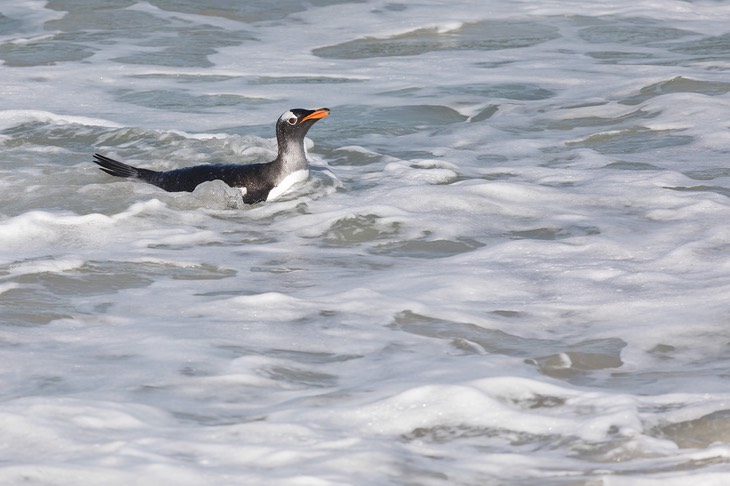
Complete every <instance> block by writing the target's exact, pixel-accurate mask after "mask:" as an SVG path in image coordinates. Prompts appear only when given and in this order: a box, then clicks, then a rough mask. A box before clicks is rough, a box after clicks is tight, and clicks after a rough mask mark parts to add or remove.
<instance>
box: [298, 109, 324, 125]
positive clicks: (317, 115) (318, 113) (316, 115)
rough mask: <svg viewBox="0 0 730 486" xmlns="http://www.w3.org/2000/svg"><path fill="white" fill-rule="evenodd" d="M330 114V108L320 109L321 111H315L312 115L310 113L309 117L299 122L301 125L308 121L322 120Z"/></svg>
mask: <svg viewBox="0 0 730 486" xmlns="http://www.w3.org/2000/svg"><path fill="white" fill-rule="evenodd" d="M329 114H330V109H329V108H320V109H319V110H315V111H313V112H312V113H310V114H309V115H307V116H305V117H304V118H302V119H301V120H300V121H299V123H301V122H304V121H307V120H319V119H320V118H324V117H326V116H327V115H329Z"/></svg>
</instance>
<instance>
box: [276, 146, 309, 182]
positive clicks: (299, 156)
mask: <svg viewBox="0 0 730 486" xmlns="http://www.w3.org/2000/svg"><path fill="white" fill-rule="evenodd" d="M276 159H277V162H278V163H279V165H280V166H281V178H284V177H286V176H288V175H289V174H292V173H294V172H296V171H298V170H308V168H309V163H308V162H307V151H306V149H305V148H304V140H303V139H301V140H279V155H278V156H277V158H276Z"/></svg>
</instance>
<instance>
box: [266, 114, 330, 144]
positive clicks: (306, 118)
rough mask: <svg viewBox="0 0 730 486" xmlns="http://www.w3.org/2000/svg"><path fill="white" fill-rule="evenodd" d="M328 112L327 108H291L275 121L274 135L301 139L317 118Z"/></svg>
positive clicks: (324, 115)
mask: <svg viewBox="0 0 730 486" xmlns="http://www.w3.org/2000/svg"><path fill="white" fill-rule="evenodd" d="M329 114H330V110H329V108H319V109H318V110H305V109H302V108H292V109H291V110H289V111H287V112H286V113H284V114H283V115H281V116H280V117H279V120H278V121H277V122H276V135H277V137H278V138H280V139H282V138H283V139H303V138H304V136H305V135H306V134H307V132H308V131H309V129H310V128H312V125H314V124H315V123H316V122H317V120H319V119H321V118H324V117H326V116H327V115H329Z"/></svg>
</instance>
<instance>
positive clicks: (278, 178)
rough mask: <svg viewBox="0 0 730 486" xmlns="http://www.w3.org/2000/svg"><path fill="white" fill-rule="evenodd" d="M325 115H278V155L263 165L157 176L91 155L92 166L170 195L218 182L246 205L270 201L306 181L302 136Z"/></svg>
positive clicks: (298, 112) (200, 168)
mask: <svg viewBox="0 0 730 486" xmlns="http://www.w3.org/2000/svg"><path fill="white" fill-rule="evenodd" d="M329 113H330V110H329V108H320V109H318V110H303V109H301V108H295V109H292V110H289V111H287V112H286V113H284V114H283V115H281V117H280V118H279V120H278V121H277V122H276V141H277V143H278V146H279V153H278V155H277V156H276V158H275V159H274V160H273V161H271V162H267V163H262V164H250V165H239V164H218V165H196V166H194V167H185V168H183V169H175V170H168V171H164V172H158V171H154V170H149V169H139V168H137V167H132V166H131V165H127V164H124V163H122V162H118V161H116V160H114V159H110V158H109V157H106V156H104V155H101V154H94V162H96V163H97V164H99V165H100V166H101V167H100V169H101V170H103V171H104V172H106V173H107V174H111V175H113V176H117V177H132V178H136V179H141V180H143V181H145V182H149V183H150V184H154V185H155V186H158V187H161V188H162V189H164V190H166V191H170V192H178V191H187V192H192V191H193V190H194V189H195V188H196V187H197V186H198V184H200V183H202V182H206V181H213V180H216V179H220V180H222V181H223V182H225V183H226V184H228V185H229V186H231V187H237V188H240V189H241V191H242V192H243V202H245V203H246V204H254V203H257V202H261V201H270V200H272V199H275V198H277V197H279V196H280V195H282V194H283V193H285V192H286V191H287V190H288V189H289V188H290V187H292V186H293V185H295V184H297V183H299V182H303V181H305V180H306V179H307V177H308V176H309V164H308V162H307V156H306V153H305V151H304V136H305V135H306V134H307V132H308V131H309V129H310V128H312V125H314V124H315V123H316V121H317V120H319V119H320V118H324V117H326V116H327V115H329Z"/></svg>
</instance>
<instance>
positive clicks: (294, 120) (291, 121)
mask: <svg viewBox="0 0 730 486" xmlns="http://www.w3.org/2000/svg"><path fill="white" fill-rule="evenodd" d="M298 121H299V119H298V118H297V117H295V116H292V117H289V119H288V120H287V121H286V122H287V123H288V124H289V125H296V124H297V122H298Z"/></svg>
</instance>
